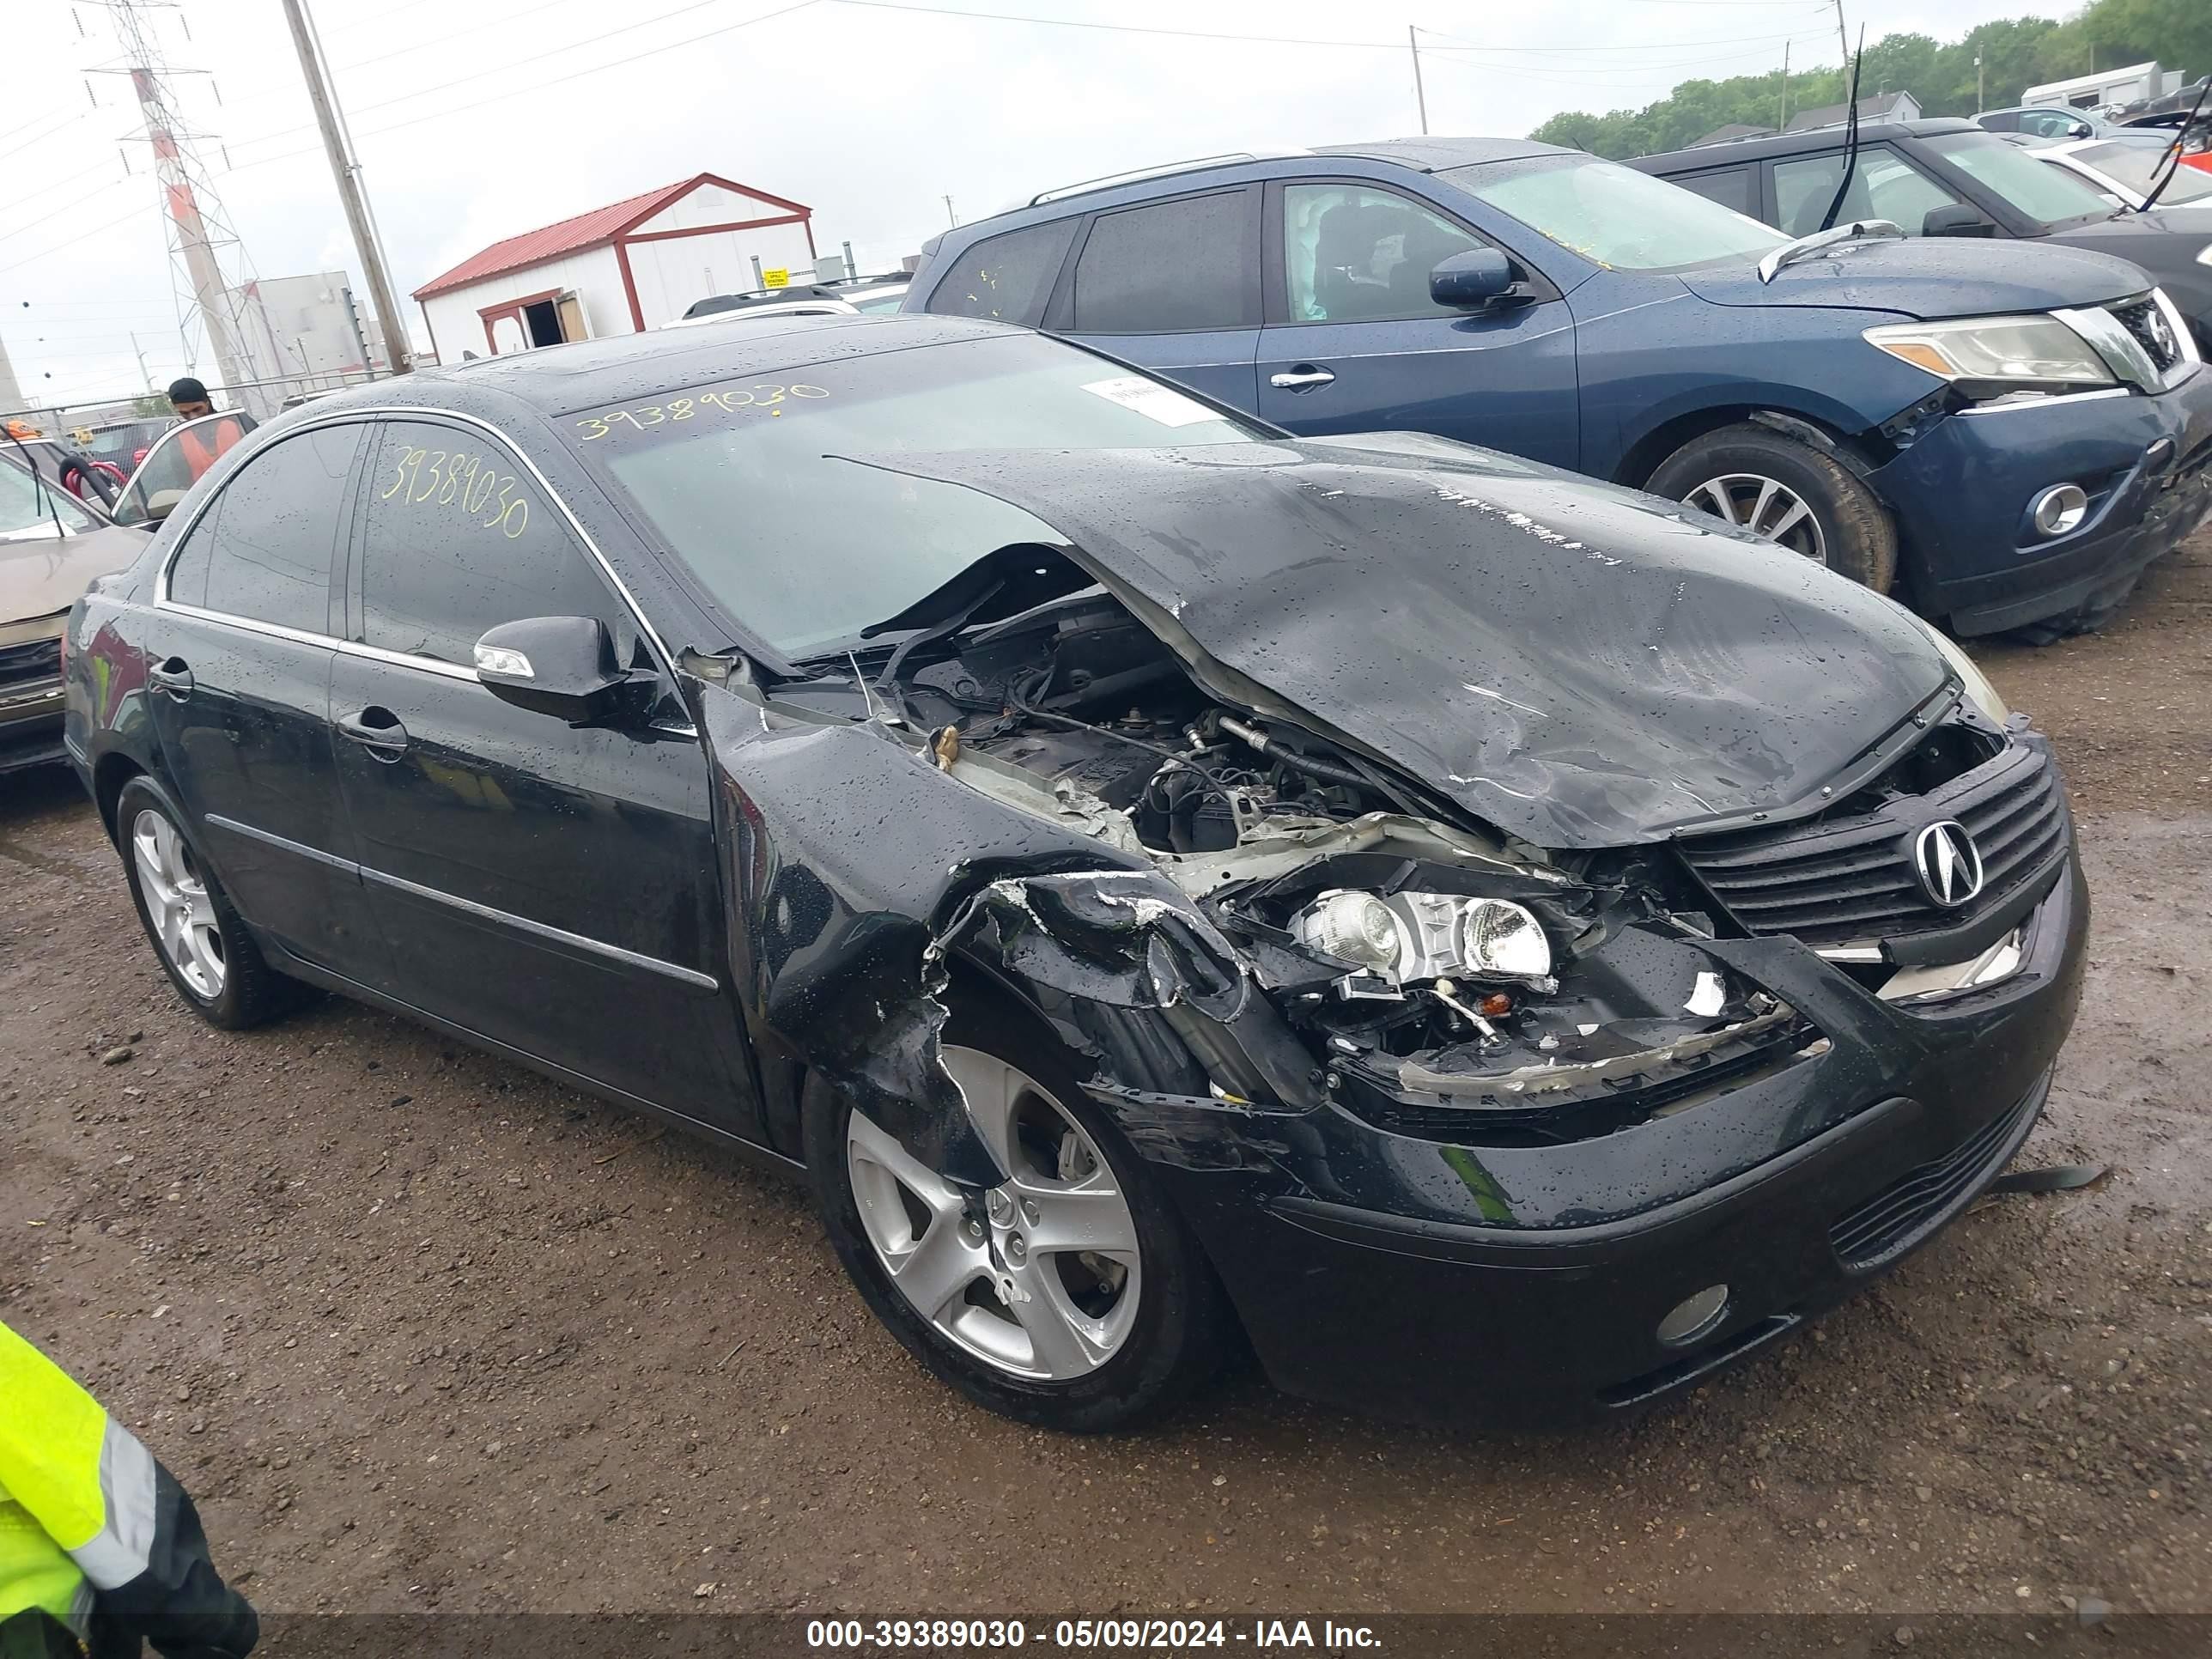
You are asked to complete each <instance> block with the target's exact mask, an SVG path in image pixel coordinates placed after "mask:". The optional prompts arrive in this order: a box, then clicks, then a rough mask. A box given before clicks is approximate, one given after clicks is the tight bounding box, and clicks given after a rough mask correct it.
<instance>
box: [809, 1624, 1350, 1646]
mask: <svg viewBox="0 0 2212 1659" xmlns="http://www.w3.org/2000/svg"><path fill="white" fill-rule="evenodd" d="M1032 1643H1034V1644H1036V1645H1037V1646H1038V1647H1042V1648H1054V1649H1075V1650H1096V1649H1113V1650H1165V1651H1176V1650H1185V1649H1199V1648H1218V1649H1242V1650H1244V1651H1245V1652H1248V1653H1260V1654H1266V1653H1278V1652H1279V1653H1291V1652H1297V1651H1301V1650H1303V1651H1307V1652H1322V1653H1348V1652H1362V1651H1372V1650H1376V1649H1379V1648H1380V1647H1381V1646H1382V1645H1383V1643H1382V1639H1381V1638H1380V1637H1379V1636H1378V1635H1377V1634H1376V1632H1375V1631H1374V1630H1373V1629H1372V1628H1371V1627H1370V1626H1366V1625H1353V1624H1344V1625H1340V1624H1338V1623H1336V1622H1335V1621H1334V1620H1329V1619H1319V1620H1315V1619H1252V1620H1243V1621H1231V1620H1224V1619H1135V1618H1121V1619H1059V1620H1053V1621H1052V1622H1051V1623H1050V1624H1049V1625H1048V1624H1047V1623H1046V1622H1045V1621H1043V1620H1021V1619H813V1620H808V1621H807V1625H806V1645H807V1646H808V1647H810V1648H815V1649H822V1650H832V1651H835V1650H843V1651H846V1652H860V1653H869V1652H893V1651H901V1650H907V1651H911V1650H942V1651H953V1650H961V1649H968V1650H980V1651H982V1652H986V1653H989V1652H1003V1651H1006V1650H1011V1649H1014V1648H1022V1647H1027V1646H1029V1645H1030V1644H1032Z"/></svg>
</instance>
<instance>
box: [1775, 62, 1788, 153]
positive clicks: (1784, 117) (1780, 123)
mask: <svg viewBox="0 0 2212 1659" xmlns="http://www.w3.org/2000/svg"><path fill="white" fill-rule="evenodd" d="M1788 125H1790V43H1789V42H1788V41H1787V40H1784V42H1783V43H1782V108H1781V112H1780V113H1779V114H1778V115H1777V116H1776V117H1775V118H1774V130H1775V131H1777V132H1779V131H1782V129H1783V128H1784V127H1786V126H1788Z"/></svg>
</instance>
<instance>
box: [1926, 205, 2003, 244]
mask: <svg viewBox="0 0 2212 1659" xmlns="http://www.w3.org/2000/svg"><path fill="white" fill-rule="evenodd" d="M1920 234H1922V235H1923V236H1994V235H1996V234H1997V228H1996V226H1995V225H1994V224H1992V223H1991V222H1990V221H1989V220H1988V219H1986V218H1984V216H1983V215H1982V210H1980V209H1979V208H1978V207H1973V206H1970V205H1969V204H1966V203H1965V202H1950V203H1947V204H1944V205H1943V206H1942V207H1938V208H1929V210H1928V216H1927V217H1925V218H1923V220H1921V222H1920Z"/></svg>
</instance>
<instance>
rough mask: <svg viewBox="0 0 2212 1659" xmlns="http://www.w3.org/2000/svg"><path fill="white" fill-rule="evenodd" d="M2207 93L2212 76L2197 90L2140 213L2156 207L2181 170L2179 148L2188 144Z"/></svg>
mask: <svg viewBox="0 0 2212 1659" xmlns="http://www.w3.org/2000/svg"><path fill="white" fill-rule="evenodd" d="M2207 93H2212V75H2209V76H2205V77H2204V84H2203V86H2201V87H2199V88H2197V103H2196V106H2195V107H2194V108H2192V109H2191V111H2190V112H2189V118H2188V119H2187V120H2186V121H2184V122H2183V123H2182V124H2181V130H2180V131H2179V132H2177V133H2175V134H2174V135H2173V147H2172V149H2169V150H2167V151H2166V171H2165V172H2163V173H2160V174H2159V175H2158V178H2157V180H2156V181H2155V182H2154V183H2153V184H2152V185H2151V187H2150V194H2149V195H2148V196H2146V197H2143V204H2142V211H2143V212H2145V213H2148V212H2149V211H2150V210H2152V209H2153V208H2154V207H2156V206H2157V205H2158V198H2159V197H2160V196H2162V195H2164V194H2165V193H2166V186H2167V185H2170V184H2172V182H2173V175H2174V174H2175V173H2179V171H2180V170H2181V147H2182V145H2184V144H2185V143H2188V142H2189V129H2190V128H2191V127H2193V126H2195V125H2197V118H2198V117H2199V116H2201V115H2203V113H2204V95H2205V94H2207Z"/></svg>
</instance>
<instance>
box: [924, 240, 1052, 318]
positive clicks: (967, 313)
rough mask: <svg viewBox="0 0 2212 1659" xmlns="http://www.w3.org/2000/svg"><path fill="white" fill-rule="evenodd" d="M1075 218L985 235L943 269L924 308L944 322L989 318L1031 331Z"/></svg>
mask: <svg viewBox="0 0 2212 1659" xmlns="http://www.w3.org/2000/svg"><path fill="white" fill-rule="evenodd" d="M1079 222H1080V221H1079V220H1076V219H1060V220H1055V221H1054V222H1053V223H1051V224H1048V225H1031V226H1030V227H1029V228H1027V229H1026V230H1010V231H1008V232H1007V233H1006V234H1005V235H1003V236H987V237H985V238H984V239H983V240H981V241H980V242H978V243H976V244H975V246H973V247H971V248H969V250H968V251H967V252H965V253H963V254H962V255H961V256H960V257H959V258H957V259H956V260H954V261H953V262H952V263H951V264H950V265H948V266H947V267H946V268H945V274H944V275H943V276H940V277H939V278H938V282H937V287H936V289H934V290H933V292H932V293H931V294H930V296H929V309H930V310H932V311H933V312H936V313H938V314H939V315H940V316H946V317H993V318H996V319H998V320H999V321H1000V322H1002V323H1019V324H1021V325H1023V326H1024V327H1027V328H1034V327H1036V325H1037V323H1038V322H1039V321H1040V320H1042V318H1043V316H1044V305H1045V301H1047V300H1048V299H1050V298H1051V297H1052V285H1053V281H1054V278H1055V277H1057V276H1059V275H1060V261H1061V260H1063V259H1065V258H1066V257H1067V245H1068V244H1069V243H1070V242H1072V241H1073V240H1075V227H1076V226H1077V224H1078V223H1079Z"/></svg>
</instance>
